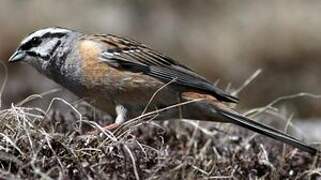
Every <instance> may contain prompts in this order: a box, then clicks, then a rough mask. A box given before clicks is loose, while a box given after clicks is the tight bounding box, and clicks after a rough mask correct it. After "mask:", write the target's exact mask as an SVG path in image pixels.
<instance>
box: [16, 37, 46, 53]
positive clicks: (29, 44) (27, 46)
mask: <svg viewBox="0 0 321 180" xmlns="http://www.w3.org/2000/svg"><path fill="white" fill-rule="evenodd" d="M41 42H42V41H41V39H40V38H39V37H33V38H32V39H31V40H30V41H28V42H26V43H25V44H23V45H21V47H20V48H21V49H22V50H28V49H31V48H32V47H36V46H38V45H39V44H41Z"/></svg>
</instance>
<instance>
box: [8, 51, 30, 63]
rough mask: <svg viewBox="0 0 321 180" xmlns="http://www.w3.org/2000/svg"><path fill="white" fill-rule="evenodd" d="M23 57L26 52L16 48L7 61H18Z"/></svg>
mask: <svg viewBox="0 0 321 180" xmlns="http://www.w3.org/2000/svg"><path fill="white" fill-rule="evenodd" d="M25 57H26V53H25V52H24V51H21V50H17V51H16V52H14V53H13V54H12V56H11V57H10V58H9V62H10V63H13V62H17V61H20V60H22V59H24V58H25Z"/></svg>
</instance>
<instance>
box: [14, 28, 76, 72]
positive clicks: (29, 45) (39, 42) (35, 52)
mask: <svg viewBox="0 0 321 180" xmlns="http://www.w3.org/2000/svg"><path fill="white" fill-rule="evenodd" d="M74 34H77V33H76V32H75V31H72V30H69V29H64V28H58V27H50V28H44V29H40V30H37V31H35V32H32V33H31V34H29V35H28V36H27V37H25V38H24V39H23V40H22V41H21V43H20V45H19V47H18V48H17V49H16V51H15V52H14V53H13V55H12V56H11V57H10V58H9V62H10V63H12V62H18V61H21V62H26V63H28V64H31V65H32V66H34V67H35V68H36V69H37V70H38V71H39V72H41V73H46V72H45V71H47V67H48V64H50V62H52V61H55V60H56V59H57V55H59V53H60V56H63V53H64V51H65V52H67V51H68V48H69V46H66V43H70V41H71V39H72V37H73V36H74Z"/></svg>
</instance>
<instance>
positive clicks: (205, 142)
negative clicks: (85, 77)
mask: <svg viewBox="0 0 321 180" xmlns="http://www.w3.org/2000/svg"><path fill="white" fill-rule="evenodd" d="M254 75H255V76H256V75H257V73H255V74H254ZM254 75H253V76H254ZM249 79H250V80H249V81H246V83H249V82H250V81H251V80H253V79H254V78H253V77H252V78H249ZM2 87H4V83H3V86H2ZM244 87H245V86H242V87H241V88H240V90H241V89H243V88H244ZM3 89H4V88H1V89H0V90H1V91H0V97H1V94H2V92H3ZM48 93H52V91H50V92H46V93H43V94H39V95H32V96H30V97H28V98H26V99H25V100H24V101H22V102H20V103H16V104H12V106H11V108H8V109H0V137H1V140H0V167H1V168H0V178H1V179H249V178H253V179H254V178H262V179H280V178H291V179H296V178H298V179H309V178H312V179H314V178H316V177H319V178H320V173H321V171H320V168H319V167H320V164H321V161H320V160H321V159H320V157H312V156H310V155H309V154H307V153H304V152H300V151H297V150H294V149H292V148H290V147H283V146H282V145H281V144H280V143H278V142H276V141H273V140H271V139H268V138H265V137H262V136H257V135H253V133H251V132H249V131H246V130H243V129H240V128H235V126H230V125H221V124H219V125H218V126H216V125H214V124H213V123H210V124H208V125H207V126H204V124H201V123H200V122H198V121H172V122H166V121H165V122H154V121H152V122H151V120H153V119H154V118H155V117H157V114H159V113H162V111H164V110H166V109H168V108H172V107H167V108H165V109H160V110H157V111H154V112H147V113H143V114H142V115H141V116H140V117H137V118H135V119H132V120H129V121H127V122H126V123H125V124H124V125H123V126H121V127H120V128H119V129H117V130H116V131H115V132H108V131H102V128H101V126H100V125H99V124H98V123H96V122H94V121H93V119H95V117H97V116H98V118H99V114H96V113H95V114H93V113H89V112H90V111H89V110H88V111H85V113H84V112H80V111H79V108H77V107H79V106H78V105H76V104H74V103H69V102H66V101H65V100H64V99H61V98H54V99H53V100H52V102H51V103H50V105H49V107H48V108H47V109H45V110H43V109H39V108H37V107H29V106H27V105H26V104H27V103H28V102H29V101H32V100H36V99H39V98H40V100H41V97H43V96H45V95H46V94H48ZM299 95H304V94H299ZM305 95H306V94H305ZM308 96H311V95H310V94H308ZM294 97H298V96H291V98H294ZM313 97H315V96H313ZM288 98H290V97H288ZM280 100H284V98H280ZM57 102H60V103H63V104H64V105H66V106H67V107H69V109H70V113H61V112H60V111H59V110H58V109H53V108H52V107H53V104H54V103H57ZM277 102H279V100H277V101H273V103H271V104H269V105H267V106H265V107H262V108H257V109H254V110H251V111H249V112H248V114H249V115H251V116H258V115H259V114H261V113H263V112H273V113H274V114H278V113H277V112H276V111H275V107H273V105H274V104H275V103H277ZM186 103H192V102H186ZM181 105H184V104H178V105H174V106H181ZM0 107H1V106H0ZM278 115H279V114H278ZM290 119H291V118H285V120H290ZM146 122H148V123H146ZM288 122H289V123H288V125H291V123H290V121H288ZM88 129H96V130H97V131H101V133H100V134H99V135H91V134H88V133H86V131H88ZM84 132H85V133H84ZM254 137H255V138H254ZM263 142H264V143H263Z"/></svg>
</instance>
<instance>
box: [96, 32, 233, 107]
mask: <svg viewBox="0 0 321 180" xmlns="http://www.w3.org/2000/svg"><path fill="white" fill-rule="evenodd" d="M96 36H100V37H97V39H99V41H101V42H103V43H104V44H106V49H105V51H103V52H102V54H101V59H102V61H103V62H106V63H108V64H109V65H111V66H113V67H116V68H121V69H124V70H128V71H133V72H141V73H144V74H146V75H149V76H152V77H154V78H157V79H159V80H161V81H163V82H165V83H167V82H170V81H173V84H175V85H177V86H181V87H184V88H187V89H189V90H191V89H192V90H195V91H200V92H204V93H209V94H212V95H213V96H214V97H216V98H217V99H218V100H221V101H225V102H234V103H236V102H238V98H236V97H234V96H232V95H230V94H228V93H227V92H225V91H223V90H222V89H219V88H218V87H216V86H215V85H214V84H212V83H211V82H209V81H208V80H206V79H205V78H204V77H202V76H200V75H198V74H197V73H195V72H193V71H192V70H191V69H190V68H188V67H186V66H184V65H182V64H179V63H178V62H176V61H174V60H173V59H171V58H169V57H167V56H164V55H162V54H160V53H158V52H157V51H155V50H152V49H150V48H148V47H147V46H146V45H144V44H141V43H139V42H136V41H133V40H129V39H125V38H121V37H118V36H115V35H96Z"/></svg>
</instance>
